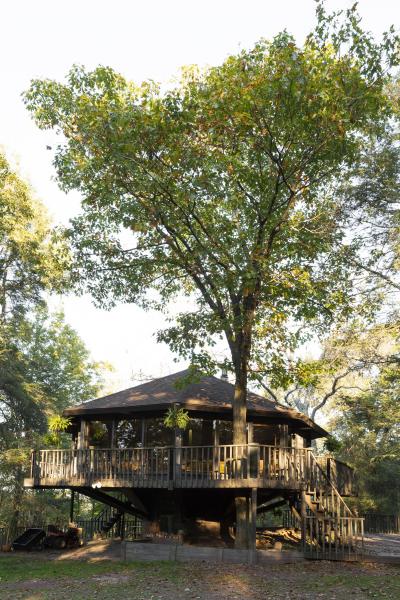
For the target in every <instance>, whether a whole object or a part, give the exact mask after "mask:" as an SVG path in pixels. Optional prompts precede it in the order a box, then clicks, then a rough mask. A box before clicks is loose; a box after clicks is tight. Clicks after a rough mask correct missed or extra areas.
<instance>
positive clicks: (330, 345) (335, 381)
mask: <svg viewBox="0 0 400 600" xmlns="http://www.w3.org/2000/svg"><path fill="white" fill-rule="evenodd" d="M398 339H399V321H398V318H391V319H389V318H388V320H387V321H386V322H380V323H379V322H372V323H367V322H365V321H362V320H353V321H351V322H349V323H346V324H344V325H341V326H337V327H336V328H334V329H333V330H332V331H331V332H330V335H329V337H327V338H326V339H325V340H323V341H322V347H321V353H320V356H319V357H318V358H304V359H302V358H294V357H289V358H288V359H287V361H286V364H285V369H284V373H285V377H284V378H283V380H282V379H281V384H282V385H283V387H277V388H272V387H271V386H270V385H269V382H268V381H266V380H264V381H262V382H261V385H262V387H263V389H264V390H265V391H266V392H267V394H268V396H269V397H270V398H272V399H273V400H275V401H278V402H282V403H283V404H287V405H289V406H292V407H295V408H297V410H299V411H300V412H302V413H304V414H307V415H309V416H310V417H311V418H312V419H315V418H316V415H317V413H318V412H319V411H324V412H325V417H329V414H330V412H331V409H333V411H335V410H337V408H338V401H339V399H340V398H341V397H342V396H343V395H345V396H348V395H349V394H350V395H351V394H355V395H358V394H359V393H360V392H367V391H369V390H370V389H371V385H372V381H373V376H374V373H376V370H377V369H380V368H383V367H389V366H390V365H394V364H398V361H399V355H398V348H397V344H398ZM272 383H273V382H272Z"/></svg>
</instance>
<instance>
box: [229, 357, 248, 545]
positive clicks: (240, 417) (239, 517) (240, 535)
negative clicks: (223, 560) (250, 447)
mask: <svg viewBox="0 0 400 600" xmlns="http://www.w3.org/2000/svg"><path fill="white" fill-rule="evenodd" d="M246 395H247V369H246V368H242V369H239V370H238V371H237V373H236V382H235V394H234V400H233V443H234V444H238V445H244V444H247V435H246V413H247V408H246ZM239 454H240V453H239ZM235 507H236V537H235V548H248V544H249V539H248V537H249V532H248V519H247V498H246V497H245V496H244V495H243V492H240V491H239V492H238V493H237V495H236V497H235Z"/></svg>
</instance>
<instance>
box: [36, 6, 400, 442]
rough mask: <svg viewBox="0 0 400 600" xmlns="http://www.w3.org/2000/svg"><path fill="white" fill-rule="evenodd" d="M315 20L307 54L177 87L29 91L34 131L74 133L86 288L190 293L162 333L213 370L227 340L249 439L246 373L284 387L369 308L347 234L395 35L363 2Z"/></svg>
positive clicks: (143, 299) (68, 185)
mask: <svg viewBox="0 0 400 600" xmlns="http://www.w3.org/2000/svg"><path fill="white" fill-rule="evenodd" d="M317 17H318V24H317V27H316V29H315V31H313V32H311V34H310V35H309V36H308V38H307V39H306V41H305V43H304V44H303V45H302V46H299V45H298V44H296V41H295V39H294V38H293V37H292V36H291V35H289V34H288V33H287V32H283V33H280V34H278V35H277V36H276V37H275V38H274V39H273V40H271V41H267V40H261V41H259V42H258V43H257V44H255V46H254V47H253V48H252V49H250V50H243V51H241V52H240V53H239V54H237V55H233V56H229V57H228V58H227V59H226V60H225V61H224V62H223V64H221V65H219V66H216V67H212V68H208V69H205V70H200V69H198V68H196V67H189V68H185V69H183V71H182V78H181V81H180V83H179V85H178V86H177V87H176V88H174V89H168V90H166V91H162V90H161V89H160V87H159V86H157V85H156V84H154V83H153V82H145V83H143V84H142V85H140V86H137V85H135V84H134V83H132V82H129V81H126V80H125V79H124V78H123V77H122V76H121V75H119V74H117V73H115V72H114V71H113V70H112V69H110V68H105V67H98V68H97V69H95V70H94V71H91V72H88V71H86V70H85V69H84V68H82V67H77V66H75V67H73V68H72V69H71V71H70V72H69V74H68V76H67V80H66V83H58V82H55V81H50V80H35V81H33V82H32V84H31V87H30V89H29V90H28V91H27V92H26V93H25V102H26V105H27V107H28V109H29V110H30V111H31V113H32V115H33V117H34V119H35V121H36V123H37V124H38V126H39V127H40V128H42V129H54V130H55V131H56V132H57V133H60V134H62V138H61V139H62V142H61V144H60V145H59V146H58V149H57V151H56V156H55V167H56V170H57V176H58V181H59V183H60V185H61V187H62V188H63V189H64V190H71V189H75V190H78V191H79V192H80V193H81V194H82V197H83V203H82V206H83V212H82V214H81V215H80V216H78V217H77V218H76V219H75V220H74V221H73V225H72V228H71V230H70V232H69V236H70V240H71V243H72V245H73V247H74V261H73V264H74V267H73V268H74V273H73V277H74V279H75V281H76V282H77V285H78V287H79V289H80V290H81V291H83V290H85V291H88V292H89V293H91V294H92V295H93V297H94V298H95V300H96V302H97V303H98V304H99V305H101V306H111V305H113V304H114V303H116V302H119V301H122V302H136V303H138V304H140V305H142V306H144V307H149V306H153V307H156V308H158V309H160V310H165V307H166V306H168V303H169V302H172V301H174V300H175V299H176V297H177V296H178V295H180V294H182V293H184V294H186V295H187V296H189V297H190V300H191V301H190V303H188V304H189V305H190V306H191V307H192V308H191V309H190V310H187V311H184V312H182V313H181V314H178V315H177V317H176V319H175V322H173V323H172V324H171V326H170V327H169V328H168V329H166V330H164V331H162V332H160V333H159V336H158V340H159V341H163V342H166V343H168V344H169V346H170V347H171V349H172V350H173V351H175V352H177V353H179V354H180V355H181V356H183V357H186V358H187V359H189V360H190V361H191V364H192V365H193V366H194V367H196V368H197V370H198V371H203V372H212V371H215V369H216V366H217V365H218V363H219V361H218V360H216V359H215V357H214V355H213V354H212V351H211V350H212V348H213V346H214V345H215V344H216V343H217V342H218V341H219V340H220V339H221V338H224V339H225V340H226V343H227V346H228V347H229V353H230V360H229V367H230V369H231V370H232V371H234V373H235V376H236V387H237V393H236V395H235V403H234V436H235V440H236V442H237V443H240V442H241V441H243V439H245V418H244V415H245V406H244V405H245V398H246V390H247V381H248V378H249V377H252V378H254V379H260V378H262V377H264V376H268V377H269V378H273V379H274V381H277V382H278V381H283V380H285V377H287V372H286V371H287V369H286V366H287V365H286V362H285V357H286V355H287V353H288V352H292V351H293V350H295V349H296V347H298V346H299V344H301V343H303V342H304V341H305V340H307V339H308V338H309V336H310V335H311V332H319V333H321V332H324V333H325V332H326V329H327V327H329V326H331V324H332V322H334V320H335V319H346V318H348V317H349V315H351V314H352V313H353V312H354V311H356V310H360V305H359V302H358V297H357V293H355V288H354V286H355V282H356V281H357V276H358V275H359V273H360V272H361V271H362V266H360V264H359V261H358V260H354V258H357V257H359V255H360V252H361V253H362V247H363V240H362V235H358V232H359V231H361V229H358V230H357V229H354V230H353V231H352V235H351V236H349V235H348V225H349V212H350V210H351V206H349V205H348V204H347V202H346V198H345V197H344V196H342V195H341V194H338V193H337V188H338V187H339V186H340V184H341V183H342V182H343V181H345V180H346V178H348V177H349V174H350V173H353V170H354V165H355V164H358V163H359V161H361V160H362V156H363V151H364V150H365V147H366V144H367V143H368V141H369V140H370V139H372V138H374V139H377V137H379V136H383V135H384V134H385V132H386V131H387V130H388V129H389V128H390V127H391V126H392V123H393V120H395V119H396V111H395V109H394V106H393V101H392V97H391V95H390V93H389V91H388V83H389V81H390V76H389V72H390V69H391V67H393V66H396V65H398V64H399V55H398V45H399V40H398V38H397V37H396V36H395V35H394V34H393V31H392V30H391V31H390V32H388V33H387V34H384V36H383V39H382V42H381V43H377V42H375V41H374V40H373V38H372V37H371V36H370V35H369V34H368V33H366V32H364V31H363V30H362V29H361V27H360V20H359V17H358V15H357V12H356V8H355V7H353V8H352V9H350V10H349V11H346V12H345V13H343V14H336V15H327V14H326V12H325V10H324V7H323V4H322V3H318V5H317ZM354 210H356V211H357V214H360V212H362V211H360V210H359V209H356V208H354ZM370 306H374V305H373V303H372V302H371V303H370ZM362 309H363V310H364V311H367V309H369V306H366V305H365V304H364V305H363V306H362ZM303 370H304V369H303ZM241 407H242V408H243V410H242V409H241Z"/></svg>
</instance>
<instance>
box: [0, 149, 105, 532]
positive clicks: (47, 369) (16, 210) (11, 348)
mask: <svg viewBox="0 0 400 600" xmlns="http://www.w3.org/2000/svg"><path fill="white" fill-rule="evenodd" d="M69 259H70V257H69V252H68V245H67V243H66V241H65V239H63V238H62V236H61V235H59V234H58V232H57V233H54V232H53V231H52V230H51V224H50V222H49V220H48V217H47V215H46V210H45V208H44V206H43V205H42V204H41V203H40V202H39V201H37V200H36V199H35V198H34V197H33V195H32V192H31V190H30V189H29V187H28V186H27V184H26V183H25V182H23V181H22V180H21V179H20V177H19V176H18V175H17V173H15V172H14V171H12V169H11V168H10V166H9V165H8V163H7V161H6V160H5V158H4V156H3V155H2V154H0V522H1V523H4V522H6V523H11V526H12V527H16V526H17V525H18V522H19V521H20V519H21V518H23V517H24V516H25V515H26V514H27V513H29V514H31V515H32V514H35V508H34V504H35V503H34V502H33V501H32V497H30V496H29V495H25V496H24V495H23V488H22V482H23V477H24V473H25V472H26V468H27V466H28V463H29V456H30V449H31V448H33V447H37V446H43V444H45V445H60V444H64V443H65V438H63V434H62V433H60V432H57V431H51V432H50V433H47V425H48V417H50V416H51V415H52V414H54V413H55V414H58V413H61V412H62V411H63V409H64V408H65V407H66V406H68V405H71V404H74V403H76V402H82V401H84V400H87V399H89V398H91V397H93V396H94V395H96V393H97V391H98V389H99V387H100V385H101V383H102V371H103V365H100V364H98V363H93V362H92V361H91V359H90V357H89V353H88V351H87V349H86V347H85V346H84V344H83V342H82V340H81V339H80V338H79V336H78V335H77V333H76V332H75V331H74V330H73V329H72V328H71V327H70V326H69V325H68V324H67V323H65V320H64V315H63V314H62V313H61V312H59V313H56V314H54V315H52V314H50V313H49V311H48V310H47V308H46V305H45V301H44V294H45V293H48V292H51V291H57V292H59V291H62V290H64V289H65V288H66V284H67V277H66V269H67V267H68V265H69ZM54 421H55V420H54ZM54 425H55V423H54ZM61 425H62V421H61V420H60V419H58V425H57V426H56V425H55V427H56V429H57V427H60V426H61ZM50 496H51V495H50ZM50 496H48V499H49V500H51V497H50ZM27 507H29V508H27ZM39 512H42V513H43V514H44V513H45V512H46V510H45V509H44V508H43V507H42V510H41V511H39ZM47 513H48V511H47ZM47 513H46V514H47Z"/></svg>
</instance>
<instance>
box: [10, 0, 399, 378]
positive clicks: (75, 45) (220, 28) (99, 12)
mask: <svg viewBox="0 0 400 600" xmlns="http://www.w3.org/2000/svg"><path fill="white" fill-rule="evenodd" d="M352 3H353V2H349V1H344V0H332V1H327V2H326V6H327V8H328V9H330V8H332V9H337V8H348V7H349V6H351V4H352ZM0 6H1V21H0V63H1V75H2V78H1V82H2V86H1V93H0V146H1V147H3V149H4V150H5V151H6V154H7V156H8V158H9V160H10V161H12V163H13V164H14V165H16V166H17V167H18V169H19V170H20V173H21V174H22V176H23V177H24V178H25V179H27V180H28V181H29V182H30V184H31V186H32V188H33V189H34V190H35V193H36V195H37V196H38V197H39V198H40V199H41V200H42V201H43V202H44V203H45V204H46V206H47V207H48V209H49V211H50V214H51V215H52V217H53V220H54V222H55V223H58V222H60V223H63V224H66V223H67V222H68V220H69V218H71V217H73V216H74V215H75V214H77V212H78V211H79V201H80V199H79V196H78V195H77V194H68V195H66V194H64V193H63V192H61V191H60V190H59V189H58V187H57V183H56V182H55V181H54V169H53V167H52V153H51V152H50V151H48V150H46V146H47V145H48V141H49V137H50V135H51V134H49V133H48V132H40V131H39V130H38V129H37V128H36V126H35V125H34V123H33V122H32V120H31V119H30V116H29V114H28V112H27V111H26V109H25V107H24V105H23V103H22V100H21V93H22V92H23V91H24V90H26V89H27V88H28V87H29V82H30V80H31V79H33V78H49V79H57V80H62V79H63V77H64V76H65V75H66V73H67V72H68V70H69V69H70V68H71V66H72V65H73V64H82V65H85V67H87V68H89V69H90V68H94V67H96V66H97V65H99V64H102V65H107V66H111V67H113V68H114V69H115V70H117V71H119V72H120V73H121V74H123V75H124V76H125V77H126V78H128V79H131V80H133V81H135V82H137V83H140V82H141V81H143V80H146V79H153V80H155V81H159V82H162V83H164V82H169V81H171V79H173V78H174V77H175V76H176V75H177V74H178V72H179V68H180V67H181V66H183V65H188V64H198V65H200V66H205V65H213V64H219V63H221V62H222V61H223V60H224V59H225V58H226V56H228V55H229V54H232V53H236V52H238V51H239V50H240V49H241V48H248V47H251V46H252V45H253V44H254V43H255V42H256V41H257V40H258V39H260V38H261V37H265V38H270V37H272V36H274V35H275V34H276V33H278V32H279V31H281V30H283V29H285V28H286V29H287V30H288V31H289V32H291V33H293V34H294V35H295V36H296V38H297V40H298V41H299V42H301V41H302V40H303V39H304V37H305V35H306V34H307V33H308V32H309V31H310V30H311V29H312V27H313V25H314V22H315V20H314V8H315V3H314V1H313V0H280V1H279V2H277V1H276V0H273V1H272V0H263V1H262V0H246V1H244V0H240V1H238V0H201V1H200V0H147V1H146V2H143V1H137V0H112V1H110V0H108V1H105V0H79V1H78V0H35V1H32V0H2V1H1V4H0ZM359 12H360V14H361V15H362V16H363V19H364V20H363V24H364V27H365V28H366V29H369V30H371V31H372V32H373V33H374V34H376V35H377V36H379V35H380V33H381V32H382V31H384V30H385V29H388V27H389V26H390V25H391V24H393V25H394V26H395V27H396V29H399V28H400V2H399V0H360V2H359ZM61 304H62V306H63V308H64V310H65V314H66V319H67V321H68V322H69V323H70V324H71V325H72V326H73V327H74V328H75V329H76V330H77V331H78V333H79V334H80V336H81V337H82V339H83V340H84V342H85V343H86V345H87V347H88V349H89V350H90V352H91V353H92V356H93V358H95V359H96V360H105V361H108V362H110V363H111V364H113V365H114V367H115V374H114V376H113V379H112V384H111V385H112V386H113V387H114V388H123V387H128V386H131V385H133V380H137V374H138V373H140V372H141V373H143V374H144V375H145V376H161V375H165V374H168V373H171V372H173V371H176V370H179V369H180V368H184V367H185V363H184V362H182V361H179V362H178V363H174V355H173V354H172V353H171V352H170V351H169V349H168V348H167V347H166V346H165V345H159V344H157V343H156V341H155V338H154V333H155V331H156V330H157V329H160V328H161V327H162V326H163V324H164V316H162V315H159V314H156V313H145V312H144V311H142V310H141V309H139V308H137V307H135V306H132V305H123V306H118V307H116V308H114V309H112V310H111V311H108V312H107V311H104V310H100V309H96V308H95V307H94V306H93V304H92V302H91V300H90V298H88V297H80V298H77V297H73V296H71V297H68V298H65V299H63V301H62V303H61ZM61 304H60V300H59V299H53V300H52V305H53V306H54V307H60V305H61Z"/></svg>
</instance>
